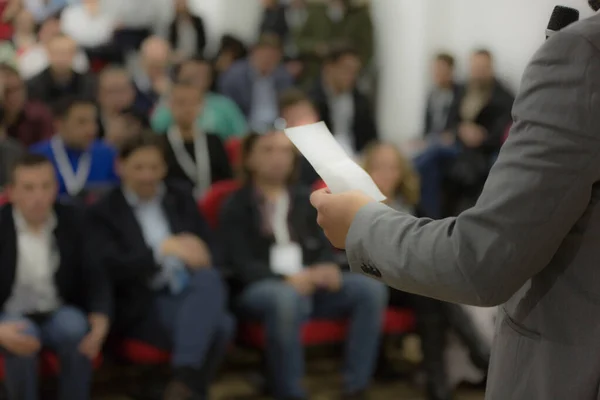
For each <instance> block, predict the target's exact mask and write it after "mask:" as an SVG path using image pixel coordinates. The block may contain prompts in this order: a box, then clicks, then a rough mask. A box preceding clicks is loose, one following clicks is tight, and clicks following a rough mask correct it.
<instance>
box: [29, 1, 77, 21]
mask: <svg viewBox="0 0 600 400" xmlns="http://www.w3.org/2000/svg"><path fill="white" fill-rule="evenodd" d="M21 1H22V4H23V6H25V8H26V9H27V11H29V12H30V13H31V15H33V17H34V18H35V22H36V23H37V24H41V23H43V22H44V21H47V20H48V19H52V18H56V16H58V15H59V14H60V12H61V11H62V10H63V8H65V7H66V6H67V5H68V4H69V0H21Z"/></svg>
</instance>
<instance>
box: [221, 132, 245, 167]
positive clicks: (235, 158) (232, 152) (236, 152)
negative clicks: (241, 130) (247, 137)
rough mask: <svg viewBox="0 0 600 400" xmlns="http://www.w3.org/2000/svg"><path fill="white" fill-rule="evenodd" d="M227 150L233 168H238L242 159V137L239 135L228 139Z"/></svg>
mask: <svg viewBox="0 0 600 400" xmlns="http://www.w3.org/2000/svg"><path fill="white" fill-rule="evenodd" d="M225 150H226V151H227V158H228V159H229V164H230V165H231V166H232V167H233V168H237V167H238V166H239V164H240V162H241V161H242V160H241V158H242V139H241V138H237V137H234V138H230V139H227V141H226V142H225Z"/></svg>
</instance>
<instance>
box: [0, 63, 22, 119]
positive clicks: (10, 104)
mask: <svg viewBox="0 0 600 400" xmlns="http://www.w3.org/2000/svg"><path fill="white" fill-rule="evenodd" d="M0 75H2V80H3V82H4V109H5V110H6V112H7V113H8V114H9V115H17V114H18V113H20V112H21V110H23V107H24V106H25V102H26V101H27V90H26V88H25V83H24V82H23V81H22V80H21V78H20V77H19V76H18V75H17V74H14V73H12V72H2V73H0Z"/></svg>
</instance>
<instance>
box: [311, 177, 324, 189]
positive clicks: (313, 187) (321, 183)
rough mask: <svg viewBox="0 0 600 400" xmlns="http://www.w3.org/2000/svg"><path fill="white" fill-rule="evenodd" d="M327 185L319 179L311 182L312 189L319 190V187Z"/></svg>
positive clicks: (322, 187)
mask: <svg viewBox="0 0 600 400" xmlns="http://www.w3.org/2000/svg"><path fill="white" fill-rule="evenodd" d="M326 187H327V184H326V183H325V182H324V181H323V180H321V179H319V180H318V181H316V182H315V183H313V184H312V190H313V191H315V190H320V189H325V188H326Z"/></svg>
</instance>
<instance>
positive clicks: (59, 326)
mask: <svg viewBox="0 0 600 400" xmlns="http://www.w3.org/2000/svg"><path fill="white" fill-rule="evenodd" d="M0 321H1V322H23V323H25V324H26V328H25V332H26V333H27V334H28V335H32V336H35V337H37V338H38V339H39V340H40V342H41V343H42V345H43V346H44V347H47V348H49V349H51V350H53V351H55V352H56V353H57V355H58V358H59V361H60V383H59V395H58V398H59V399H60V400H85V399H89V398H90V385H91V379H92V362H91V361H90V360H89V359H88V358H87V357H85V356H84V355H83V354H81V353H80V352H79V349H78V347H79V343H80V342H81V340H82V339H83V337H84V336H85V335H86V334H87V333H88V330H89V325H88V321H87V317H86V315H85V314H84V313H83V312H82V311H80V310H78V309H77V308H75V307H70V306H64V307H61V308H59V309H58V310H57V311H55V312H54V313H53V314H51V315H50V316H49V317H48V318H47V319H45V320H44V321H43V322H41V323H40V324H36V323H34V322H33V321H31V320H29V319H27V318H26V317H21V316H12V315H6V314H3V315H1V316H0ZM4 353H5V366H6V382H5V383H6V390H7V392H8V398H9V399H16V400H36V399H37V398H38V360H37V354H34V355H31V356H17V355H13V354H10V353H9V352H8V351H6V350H5V351H4Z"/></svg>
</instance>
